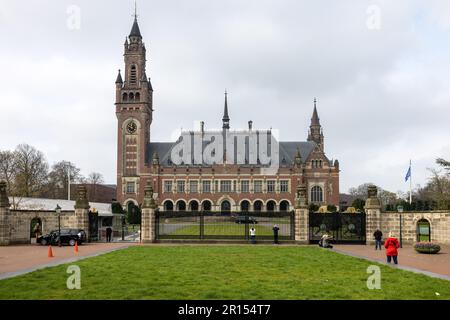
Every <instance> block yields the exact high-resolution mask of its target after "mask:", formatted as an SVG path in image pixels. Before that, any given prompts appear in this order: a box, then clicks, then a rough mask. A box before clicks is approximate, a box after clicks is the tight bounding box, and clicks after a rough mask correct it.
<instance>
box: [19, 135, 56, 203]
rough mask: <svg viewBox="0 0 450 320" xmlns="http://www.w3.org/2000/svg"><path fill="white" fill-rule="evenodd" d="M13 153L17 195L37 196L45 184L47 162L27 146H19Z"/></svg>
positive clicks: (39, 153) (42, 156)
mask: <svg viewBox="0 0 450 320" xmlns="http://www.w3.org/2000/svg"><path fill="white" fill-rule="evenodd" d="M14 153H15V158H16V159H15V165H16V170H17V173H16V179H15V180H16V181H15V183H16V191H17V195H18V196H23V197H32V196H34V195H36V194H38V193H39V192H40V191H41V189H42V187H43V185H44V184H45V181H46V179H47V172H48V163H47V160H46V159H45V156H44V154H43V153H42V152H41V151H39V150H37V149H35V148H34V147H32V146H30V145H28V144H20V145H19V146H17V148H16V150H15V152H14Z"/></svg>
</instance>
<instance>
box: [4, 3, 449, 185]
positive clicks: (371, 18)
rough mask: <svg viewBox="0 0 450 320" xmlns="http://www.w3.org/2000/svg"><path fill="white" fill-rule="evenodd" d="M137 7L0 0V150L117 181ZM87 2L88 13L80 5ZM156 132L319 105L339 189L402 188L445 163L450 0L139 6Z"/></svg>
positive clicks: (297, 133)
mask: <svg viewBox="0 0 450 320" xmlns="http://www.w3.org/2000/svg"><path fill="white" fill-rule="evenodd" d="M133 7H134V4H133V1H131V0H130V1H128V0H127V1H126V0H120V1H118V0H116V1H111V0H108V1H106V0H102V1H99V0H96V1H76V0H71V1H63V0H53V1H50V0H26V1H25V0H14V1H8V0H0V39H1V44H0V48H1V49H0V70H1V73H2V76H1V80H0V119H1V121H0V150H5V149H13V148H15V146H16V145H18V144H19V143H28V144H31V145H33V146H34V147H36V148H37V149H39V150H41V151H43V152H44V153H45V155H46V156H47V159H48V161H49V163H50V164H53V163H55V162H57V161H59V160H69V161H71V162H74V163H75V164H76V165H77V166H78V167H80V168H81V170H82V173H83V174H85V175H87V174H89V173H90V172H92V171H96V172H100V173H102V174H103V175H104V177H105V180H106V182H107V183H116V157H117V156H116V149H117V146H116V140H117V120H116V115H115V107H114V98H115V85H114V82H115V79H116V76H117V70H118V69H119V68H121V69H123V67H124V66H123V56H122V55H123V43H124V41H125V37H126V36H127V35H128V34H129V32H130V30H131V26H132V21H133V18H132V13H133V10H134V9H133ZM78 9H79V10H80V11H79V18H80V19H79V20H78V19H77V17H78V15H77V12H78ZM138 14H139V24H140V28H141V33H142V35H143V37H144V42H145V43H146V47H147V59H148V65H147V75H148V76H149V77H151V78H152V84H153V88H154V109H155V113H154V121H153V125H152V129H151V139H152V141H170V140H171V139H172V138H173V137H172V136H173V132H174V131H175V130H177V129H179V128H180V127H183V128H192V127H193V124H194V122H195V121H199V120H204V121H205V122H206V128H207V129H208V128H209V129H211V128H217V127H219V126H220V125H221V117H222V111H223V99H224V97H223V92H224V90H225V88H227V90H228V92H229V111H230V118H231V127H232V128H236V129H242V128H246V127H247V122H248V120H253V122H254V126H255V127H257V128H261V129H262V128H264V129H268V128H270V127H273V128H274V129H280V138H281V140H283V141H294V140H302V141H303V140H306V137H307V132H308V126H309V123H310V118H311V114H312V110H313V99H314V97H317V99H318V111H319V116H320V119H321V123H322V126H323V128H324V134H325V148H326V154H327V156H328V157H329V158H330V159H331V158H332V159H339V161H340V164H341V170H342V172H341V180H340V181H341V183H340V185H341V191H342V192H346V191H347V190H348V189H349V188H350V187H352V186H357V185H359V184H362V183H365V182H374V183H376V184H378V185H380V186H382V187H384V188H385V189H388V190H391V191H394V192H397V191H398V190H402V191H407V190H408V185H409V184H407V183H404V176H405V174H406V171H407V168H408V165H409V159H412V161H413V183H414V185H416V184H421V185H424V184H425V183H426V181H427V178H428V176H429V172H428V171H427V168H430V167H435V163H434V161H435V159H436V158H437V157H444V158H447V159H450V80H449V79H450V1H448V0H423V1H419V0H417V1H415V0H396V1H376V0H372V1H365V0H340V1H335V0H314V1H312V0H310V1H300V0H293V1H287V0H286V1H280V0H272V1H265V0H236V1H234V0H227V1H218V0H217V1H216V0H189V1H187V0H185V1H175V0H164V1H154V0H146V1H143V0H139V1H138Z"/></svg>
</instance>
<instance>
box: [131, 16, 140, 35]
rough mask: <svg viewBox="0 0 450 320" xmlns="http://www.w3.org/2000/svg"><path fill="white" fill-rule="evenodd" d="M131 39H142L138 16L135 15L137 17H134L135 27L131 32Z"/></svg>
mask: <svg viewBox="0 0 450 320" xmlns="http://www.w3.org/2000/svg"><path fill="white" fill-rule="evenodd" d="M131 37H138V38H142V35H141V30H140V29H139V24H138V21H137V16H136V15H135V17H134V23H133V27H132V28H131V32H130V38H131Z"/></svg>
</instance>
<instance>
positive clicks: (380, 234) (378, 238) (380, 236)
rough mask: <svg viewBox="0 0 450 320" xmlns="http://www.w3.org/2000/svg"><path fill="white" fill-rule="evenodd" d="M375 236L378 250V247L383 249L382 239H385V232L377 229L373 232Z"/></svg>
mask: <svg viewBox="0 0 450 320" xmlns="http://www.w3.org/2000/svg"><path fill="white" fill-rule="evenodd" d="M373 237H374V238H375V250H377V249H378V248H380V250H381V240H382V239H383V232H381V231H380V230H379V229H377V230H376V231H375V232H374V233H373Z"/></svg>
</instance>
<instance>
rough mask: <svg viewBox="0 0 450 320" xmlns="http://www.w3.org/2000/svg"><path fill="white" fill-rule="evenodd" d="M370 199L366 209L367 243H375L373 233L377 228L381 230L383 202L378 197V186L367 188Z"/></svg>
mask: <svg viewBox="0 0 450 320" xmlns="http://www.w3.org/2000/svg"><path fill="white" fill-rule="evenodd" d="M367 192H368V195H369V197H368V199H367V201H366V205H365V206H364V209H365V210H366V243H367V244H375V239H374V238H373V233H374V232H375V230H377V229H379V230H381V202H380V199H378V190H377V187H376V186H369V187H368V188H367Z"/></svg>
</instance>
